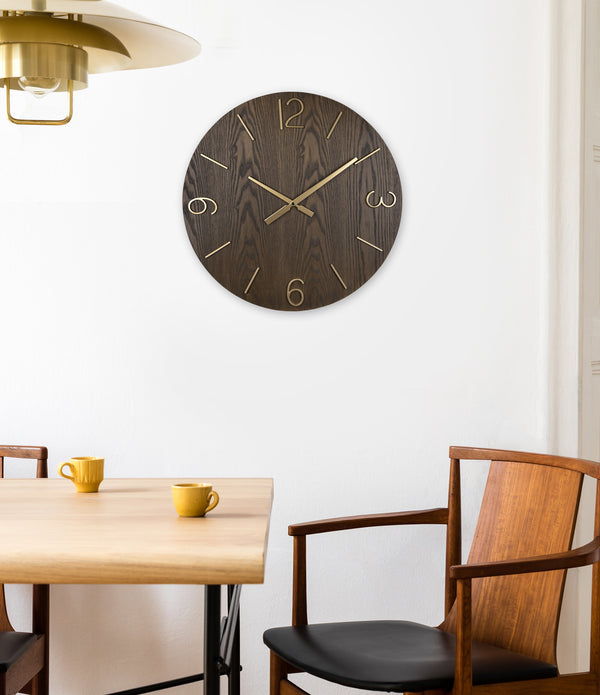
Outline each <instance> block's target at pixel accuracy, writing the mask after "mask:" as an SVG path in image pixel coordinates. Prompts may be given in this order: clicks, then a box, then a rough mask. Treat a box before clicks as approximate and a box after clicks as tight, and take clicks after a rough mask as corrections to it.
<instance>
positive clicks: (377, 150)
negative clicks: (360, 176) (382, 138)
mask: <svg viewBox="0 0 600 695" xmlns="http://www.w3.org/2000/svg"><path fill="white" fill-rule="evenodd" d="M380 149H381V147H378V148H377V149H376V150H373V152H369V154H366V155H365V156H364V157H363V158H362V159H359V160H358V162H354V163H355V164H360V163H361V162H364V161H365V159H369V157H372V156H373V155H374V154H377V152H379V150H380Z"/></svg>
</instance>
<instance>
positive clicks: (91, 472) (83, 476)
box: [58, 456, 104, 492]
mask: <svg viewBox="0 0 600 695" xmlns="http://www.w3.org/2000/svg"><path fill="white" fill-rule="evenodd" d="M65 466H66V467H67V468H69V469H70V471H71V475H68V474H67V473H63V468H65ZM58 472H59V474H60V475H62V477H63V478H67V480H72V481H73V483H75V489H76V490H77V492H98V488H99V487H100V483H101V482H102V481H103V480H104V459H101V458H97V457H96V456H74V457H73V458H72V459H71V460H70V461H66V462H65V463H61V464H60V466H59V467H58Z"/></svg>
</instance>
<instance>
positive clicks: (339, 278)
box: [329, 263, 348, 290]
mask: <svg viewBox="0 0 600 695" xmlns="http://www.w3.org/2000/svg"><path fill="white" fill-rule="evenodd" d="M329 267H330V268H331V270H333V272H334V273H335V276H336V278H337V279H338V280H339V281H340V282H341V283H342V287H343V288H344V289H345V290H347V289H348V286H347V285H346V283H345V282H344V281H343V280H342V277H341V275H340V274H339V273H338V271H337V270H336V269H335V266H334V265H333V263H330V264H329Z"/></svg>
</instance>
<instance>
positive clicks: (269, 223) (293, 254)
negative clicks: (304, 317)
mask: <svg viewBox="0 0 600 695" xmlns="http://www.w3.org/2000/svg"><path fill="white" fill-rule="evenodd" d="M183 213H184V218H185V224H186V228H187V233H188V236H189V239H190V242H191V244H192V246H193V248H194V251H195V252H196V255H197V256H198V258H199V259H200V261H201V262H202V264H203V265H204V267H205V268H206V269H207V270H208V271H209V273H210V274H211V275H212V276H213V277H214V278H215V279H216V280H218V281H219V282H220V283H221V284H222V285H223V286H224V287H226V288H227V289H228V290H229V291H230V292H233V293H234V294H236V295H237V296H238V297H240V298H242V299H245V300H246V301H248V302H252V303H253V304H258V305H260V306H264V307H268V308H271V309H280V310H287V311H299V310H304V309H314V308H316V307H321V306H325V305H327V304H331V303H332V302H336V301H338V300H339V299H343V298H344V297H346V296H348V295H349V294H350V293H352V292H353V291H354V290H356V289H358V288H359V287H360V286H361V285H363V284H364V283H365V282H366V281H367V280H368V279H369V278H370V277H371V276H372V275H373V273H375V271H376V270H377V269H378V268H379V267H380V266H381V264H382V263H383V262H384V260H385V258H386V257H387V255H388V253H389V251H390V249H391V248H392V245H393V243H394V240H395V238H396V234H397V231H398V227H399V224H400V217H401V214H402V190H401V185H400V177H399V176H398V170H397V168H396V165H395V163H394V159H393V157H392V155H391V154H390V151H389V150H388V148H387V147H386V145H385V143H384V141H383V140H382V139H381V137H380V136H379V135H378V133H377V132H376V131H375V129H374V128H372V127H371V126H370V125H369V124H368V123H367V122H366V121H365V120H364V118H362V117H361V116H359V115H358V114H357V113H355V112H354V111H352V110H351V109H349V108H348V107H347V106H344V105H343V104H340V103H338V102H336V101H333V100H332V99H328V98H326V97H322V96H317V95H315V94H307V93H301V92H283V93H279V94H269V95H266V96H261V97H258V98H256V99H251V100H250V101H247V102H245V103H244V104H241V105H240V106H238V107H236V108H235V109H233V110H232V111H230V112H229V113H227V114H226V115H225V116H223V117H222V118H221V119H220V120H219V121H217V122H216V123H215V125H214V126H213V127H212V128H211V129H210V130H209V131H208V132H207V134H206V135H205V136H204V137H203V138H202V140H201V141H200V144H199V145H198V147H197V148H196V150H195V152H194V154H193V155H192V158H191V160H190V163H189V167H188V170H187V174H186V177H185V183H184V188H183Z"/></svg>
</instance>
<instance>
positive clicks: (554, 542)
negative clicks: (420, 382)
mask: <svg viewBox="0 0 600 695" xmlns="http://www.w3.org/2000/svg"><path fill="white" fill-rule="evenodd" d="M470 454H471V455H470ZM487 454H489V460H491V464H490V470H489V475H488V480H487V484H486V487H485V492H484V495H483V501H482V505H481V509H480V513H479V519H478V522H477V527H476V530H475V535H474V538H473V543H472V546H471V551H470V554H469V559H468V562H469V563H478V562H492V561H497V560H507V559H521V558H525V557H532V556H535V555H546V554H551V553H560V552H564V551H566V550H569V549H570V548H571V543H572V541H573V534H574V532H575V523H576V520H577V510H578V506H579V498H580V494H581V486H582V481H583V475H582V472H581V471H580V470H577V467H574V466H572V465H570V462H573V461H578V460H577V459H561V458H560V457H551V456H544V455H534V454H519V453H518V452H494V451H488V452H487ZM495 456H497V458H494V457H495ZM451 458H454V459H459V458H460V459H463V460H464V459H469V458H475V459H483V458H484V456H483V455H482V450H469V449H457V448H453V449H451ZM561 464H564V465H561ZM459 475H460V473H459ZM455 513H458V516H459V523H460V507H458V509H457V510H455ZM451 514H452V508H451ZM565 578H566V570H558V571H553V572H540V573H536V574H517V575H509V576H502V577H490V578H484V579H475V580H473V628H472V629H473V639H475V640H481V641H484V642H488V643H490V644H495V645H497V646H500V647H504V648H506V649H511V650H513V651H516V652H519V653H521V654H526V655H528V656H532V657H534V658H537V659H541V660H542V661H546V662H549V663H554V664H555V663H556V638H557V632H558V621H559V617H560V607H561V602H562V596H563V591H564V583H565ZM455 613H456V607H455V606H454V607H453V608H452V609H451V611H450V613H449V614H448V616H447V617H446V620H445V621H444V623H443V625H442V626H441V627H442V628H443V629H445V630H448V631H451V632H455V629H456V614H455Z"/></svg>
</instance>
